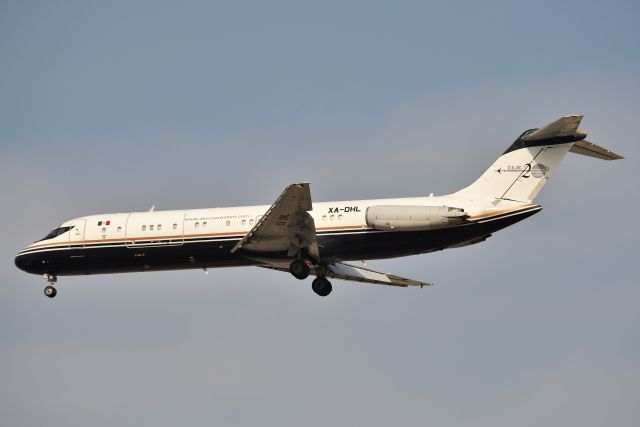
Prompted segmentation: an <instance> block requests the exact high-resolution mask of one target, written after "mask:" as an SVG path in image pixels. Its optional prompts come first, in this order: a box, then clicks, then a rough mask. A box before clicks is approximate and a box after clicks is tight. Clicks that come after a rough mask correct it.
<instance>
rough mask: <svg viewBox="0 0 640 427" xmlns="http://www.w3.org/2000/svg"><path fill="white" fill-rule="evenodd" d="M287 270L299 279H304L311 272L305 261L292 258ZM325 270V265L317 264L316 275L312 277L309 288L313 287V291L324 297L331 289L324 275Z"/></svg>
mask: <svg viewBox="0 0 640 427" xmlns="http://www.w3.org/2000/svg"><path fill="white" fill-rule="evenodd" d="M289 271H290V272H291V274H292V275H293V277H295V278H296V279H299V280H304V279H306V278H307V277H309V274H310V273H311V269H310V268H309V266H308V265H307V263H306V262H304V261H303V260H301V259H296V260H293V261H292V262H291V265H289ZM325 271H326V267H324V266H321V265H320V266H317V267H316V274H317V276H318V277H316V278H315V279H313V282H312V283H311V289H313V292H315V293H316V294H318V295H320V296H321V297H326V296H327V295H329V294H330V293H331V290H332V287H331V282H329V281H328V280H327V279H326V277H325V274H324V272H325Z"/></svg>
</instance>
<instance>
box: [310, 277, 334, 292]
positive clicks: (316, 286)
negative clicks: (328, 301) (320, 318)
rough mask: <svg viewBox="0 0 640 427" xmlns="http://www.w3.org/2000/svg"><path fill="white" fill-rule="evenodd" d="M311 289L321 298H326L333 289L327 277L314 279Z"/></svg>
mask: <svg viewBox="0 0 640 427" xmlns="http://www.w3.org/2000/svg"><path fill="white" fill-rule="evenodd" d="M311 289H313V292H315V293H316V294H318V295H320V296H321V297H326V296H327V295H329V294H330V293H331V290H332V289H333V288H332V287H331V282H330V281H328V280H327V279H326V278H325V277H316V278H315V279H313V282H311Z"/></svg>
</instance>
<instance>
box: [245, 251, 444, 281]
mask: <svg viewBox="0 0 640 427" xmlns="http://www.w3.org/2000/svg"><path fill="white" fill-rule="evenodd" d="M253 259H254V260H259V261H260V262H262V263H263V265H261V266H260V267H263V268H270V269H272V270H278V271H283V272H289V261H288V260H282V259H266V258H262V259H260V258H253ZM311 274H312V275H314V276H317V275H318V271H317V268H316V267H313V266H312V267H311ZM325 276H326V277H328V278H331V279H342V280H347V281H351V282H360V283H372V284H376V285H387V286H400V287H403V288H406V287H408V286H420V287H423V286H431V285H433V283H429V282H421V281H418V280H413V279H407V278H404V277H400V276H396V275H394V274H389V273H380V272H377V271H374V270H370V269H368V268H365V267H358V266H355V265H351V264H345V263H342V262H336V263H333V264H328V265H327V268H326V271H325Z"/></svg>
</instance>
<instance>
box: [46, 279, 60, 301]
mask: <svg viewBox="0 0 640 427" xmlns="http://www.w3.org/2000/svg"><path fill="white" fill-rule="evenodd" d="M44 277H45V279H47V282H48V283H49V285H48V286H47V287H46V288H44V294H45V295H46V296H48V297H49V298H53V297H55V296H56V295H57V294H58V291H56V288H54V287H53V285H55V284H56V282H57V281H58V278H57V277H56V276H55V275H53V274H45V275H44Z"/></svg>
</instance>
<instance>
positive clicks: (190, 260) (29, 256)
mask: <svg viewBox="0 0 640 427" xmlns="http://www.w3.org/2000/svg"><path fill="white" fill-rule="evenodd" d="M536 212H538V210H535V211H529V212H523V213H521V214H518V215H511V216H507V217H504V218H496V219H495V220H491V221H488V222H482V223H481V222H473V223H466V224H463V225H459V226H455V227H449V228H441V229H435V230H428V231H415V232H409V231H399V232H389V231H384V232H381V231H375V230H370V229H363V230H358V231H348V232H333V233H319V234H318V236H317V239H318V247H319V248H320V254H321V257H322V262H325V263H331V262H335V261H349V260H360V259H367V260H372V259H381V258H394V257H401V256H407V255H416V254H421V253H427V252H433V251H438V250H442V249H446V248H448V247H451V246H456V245H460V244H463V243H465V242H470V241H474V240H477V241H481V240H482V239H483V238H486V237H487V236H489V235H490V234H491V233H493V232H495V231H497V230H500V229H502V228H505V227H507V226H509V225H512V224H514V223H515V222H518V221H521V220H523V219H525V218H527V217H528V216H531V215H533V214H534V213H536ZM239 240H240V237H239V238H236V239H229V238H225V239H219V240H209V241H205V242H202V241H189V240H187V239H185V240H184V242H181V243H180V244H169V245H167V244H164V245H136V246H127V245H125V244H124V242H120V243H118V242H116V243H110V244H103V245H92V246H89V245H85V246H84V247H61V248H56V249H53V250H52V249H48V250H44V251H43V250H40V251H37V250H36V251H31V252H29V251H28V250H25V251H23V252H21V253H20V254H19V255H18V256H17V257H16V259H15V263H16V266H17V267H18V268H20V269H21V270H24V271H27V272H29V273H34V274H51V275H55V276H65V275H82V274H101V273H126V272H138V271H160V270H180V269H192V268H215V267H233V266H250V265H259V264H260V261H259V257H262V256H263V257H265V258H269V259H274V258H286V253H269V254H261V253H242V252H236V253H231V248H233V247H234V246H235V244H236V243H237V242H238V241H239Z"/></svg>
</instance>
